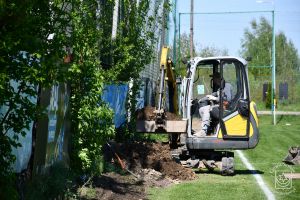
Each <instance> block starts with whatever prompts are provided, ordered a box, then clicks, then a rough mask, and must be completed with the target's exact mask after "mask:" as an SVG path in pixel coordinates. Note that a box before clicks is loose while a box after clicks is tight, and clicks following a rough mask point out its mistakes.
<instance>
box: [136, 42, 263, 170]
mask: <svg viewBox="0 0 300 200" xmlns="http://www.w3.org/2000/svg"><path fill="white" fill-rule="evenodd" d="M168 50H169V48H168V47H163V49H162V53H161V60H160V79H159V92H158V98H157V107H156V109H155V111H154V113H153V114H154V115H155V118H154V119H152V120H137V124H136V129H137V132H141V133H165V134H169V143H170V147H171V149H172V151H171V152H172V156H173V158H174V159H176V160H178V161H179V162H181V164H183V165H184V166H186V167H192V168H207V169H208V170H214V169H216V168H217V169H219V170H220V172H221V174H222V175H233V174H234V152H233V151H232V150H238V149H240V150H243V149H252V148H255V146H256V145H257V144H258V141H259V130H258V117H257V109H256V104H255V103H254V102H253V101H251V100H250V91H249V82H248V71H247V61H246V60H244V59H243V58H238V57H231V56H222V57H206V58H202V57H194V58H192V59H190V60H189V61H188V62H186V63H185V64H186V74H185V77H184V78H183V79H180V78H176V77H175V73H174V67H173V63H172V61H171V59H170V58H168ZM216 73H218V74H219V76H220V84H219V85H218V86H217V85H216V84H215V83H214V81H213V80H212V78H211V77H212V76H213V75H214V74H216ZM225 84H230V85H231V86H232V87H231V91H230V92H231V99H230V101H226V102H225V100H224V98H223V97H222V94H223V90H224V87H225ZM214 92H219V101H218V102H213V101H208V105H211V106H212V107H218V109H217V110H214V109H211V110H210V126H209V129H208V130H207V134H206V135H204V136H195V135H196V134H195V133H197V132H198V131H200V130H201V129H202V118H201V115H200V114H199V108H201V106H203V105H202V102H201V101H200V99H203V98H204V97H205V96H206V95H209V94H212V93H214ZM167 98H168V100H169V101H168V102H169V105H167V104H166V99H167ZM213 105H214V106H213ZM167 111H168V112H172V113H175V114H177V115H179V116H180V119H179V120H178V119H176V120H174V119H172V120H171V119H168V118H167V115H166V112H167Z"/></svg>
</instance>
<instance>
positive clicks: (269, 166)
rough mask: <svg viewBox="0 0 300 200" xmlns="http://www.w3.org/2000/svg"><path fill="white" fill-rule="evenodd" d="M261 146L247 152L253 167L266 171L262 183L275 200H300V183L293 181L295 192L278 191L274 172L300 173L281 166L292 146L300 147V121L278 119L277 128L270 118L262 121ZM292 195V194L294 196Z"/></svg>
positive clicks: (296, 118)
mask: <svg viewBox="0 0 300 200" xmlns="http://www.w3.org/2000/svg"><path fill="white" fill-rule="evenodd" d="M259 130H260V142H259V144H258V146H257V147H256V148H255V149H253V150H248V151H244V153H245V156H246V157H247V158H248V160H249V161H250V162H251V163H252V165H253V166H254V167H255V168H256V169H257V170H260V171H263V172H264V173H263V174H262V177H263V179H264V180H265V181H266V183H267V185H268V186H269V188H270V189H271V190H272V191H273V192H274V194H275V196H276V199H300V180H299V179H298V180H293V181H292V187H293V188H294V191H293V190H289V189H287V190H283V189H277V188H278V185H277V188H275V173H274V172H275V171H276V170H277V171H278V169H279V170H280V171H282V170H283V171H287V172H289V171H294V172H298V173H300V166H289V167H291V168H289V167H286V166H282V167H280V168H278V167H279V166H280V165H282V160H283V159H284V158H285V156H286V155H287V152H288V149H289V147H290V146H297V145H298V146H300V117H296V116H277V125H276V126H274V125H272V117H271V116H263V117H260V125H259ZM292 191H293V192H292Z"/></svg>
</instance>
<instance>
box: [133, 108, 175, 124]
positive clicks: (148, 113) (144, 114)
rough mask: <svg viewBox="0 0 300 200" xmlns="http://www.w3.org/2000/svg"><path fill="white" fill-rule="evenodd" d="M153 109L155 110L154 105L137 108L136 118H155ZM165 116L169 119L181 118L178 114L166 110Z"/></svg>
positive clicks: (149, 119)
mask: <svg viewBox="0 0 300 200" xmlns="http://www.w3.org/2000/svg"><path fill="white" fill-rule="evenodd" d="M154 111H155V107H151V106H146V107H145V108H142V109H139V110H137V112H136V114H137V120H147V121H151V120H155V113H154ZM165 117H166V119H167V120H170V121H172V120H173V121H174V120H180V119H181V118H180V117H179V116H177V115H176V114H174V113H171V112H166V113H165Z"/></svg>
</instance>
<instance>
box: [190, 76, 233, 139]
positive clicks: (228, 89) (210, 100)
mask: <svg viewBox="0 0 300 200" xmlns="http://www.w3.org/2000/svg"><path fill="white" fill-rule="evenodd" d="M210 77H212V80H213V84H214V86H216V87H217V88H218V91H217V92H213V93H212V94H211V95H206V96H205V97H204V98H202V99H200V100H199V105H200V108H199V113H200V115H201V118H202V129H201V130H200V131H199V132H196V133H195V134H194V136H195V137H204V136H206V135H207V132H208V128H209V127H210V122H211V115H212V113H213V114H214V115H218V114H219V102H220V86H221V75H220V73H219V72H215V73H214V74H213V75H210ZM232 93H233V92H232V85H231V84H230V83H226V82H225V86H224V88H223V93H222V98H223V107H224V109H226V107H227V105H228V102H229V101H231V99H232ZM201 105H202V106H201Z"/></svg>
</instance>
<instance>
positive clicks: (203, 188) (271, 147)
mask: <svg viewBox="0 0 300 200" xmlns="http://www.w3.org/2000/svg"><path fill="white" fill-rule="evenodd" d="M277 120H278V123H277V125H276V126H273V125H272V117H271V116H264V117H260V124H259V129H260V142H259V144H258V146H257V147H256V148H255V149H253V150H247V151H243V152H244V154H245V156H246V157H247V158H248V160H249V161H250V162H251V163H252V165H253V166H254V167H255V169H256V170H257V172H258V173H260V174H261V175H262V177H263V179H264V181H265V182H266V184H267V185H268V187H269V188H270V189H271V190H272V192H273V193H274V195H275V197H276V199H300V180H293V181H292V186H293V188H294V190H293V192H292V193H291V190H286V191H285V190H277V189H276V188H275V182H274V181H275V173H274V170H272V169H273V168H274V167H276V166H279V165H280V164H282V162H281V161H282V160H283V158H284V157H285V156H286V154H287V152H288V148H289V147H290V146H296V145H298V146H299V145H300V117H294V116H283V117H280V116H279V117H278V118H277ZM235 163H236V164H235V166H236V175H235V176H233V177H224V176H221V175H219V174H211V173H200V174H198V179H197V180H195V181H190V182H186V183H181V184H178V185H173V186H170V187H168V188H151V189H150V190H149V198H150V199H158V200H159V199H161V200H165V199H172V200H176V199H214V200H216V199H243V200H246V199H266V197H265V196H264V194H263V192H262V190H261V189H260V188H259V186H258V185H257V183H256V181H255V179H254V177H253V176H252V174H251V173H250V172H249V171H248V170H247V169H246V168H245V166H244V165H243V164H242V162H241V161H240V159H239V158H238V156H237V154H236V155H235ZM291 169H292V170H293V171H294V172H300V166H291Z"/></svg>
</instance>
